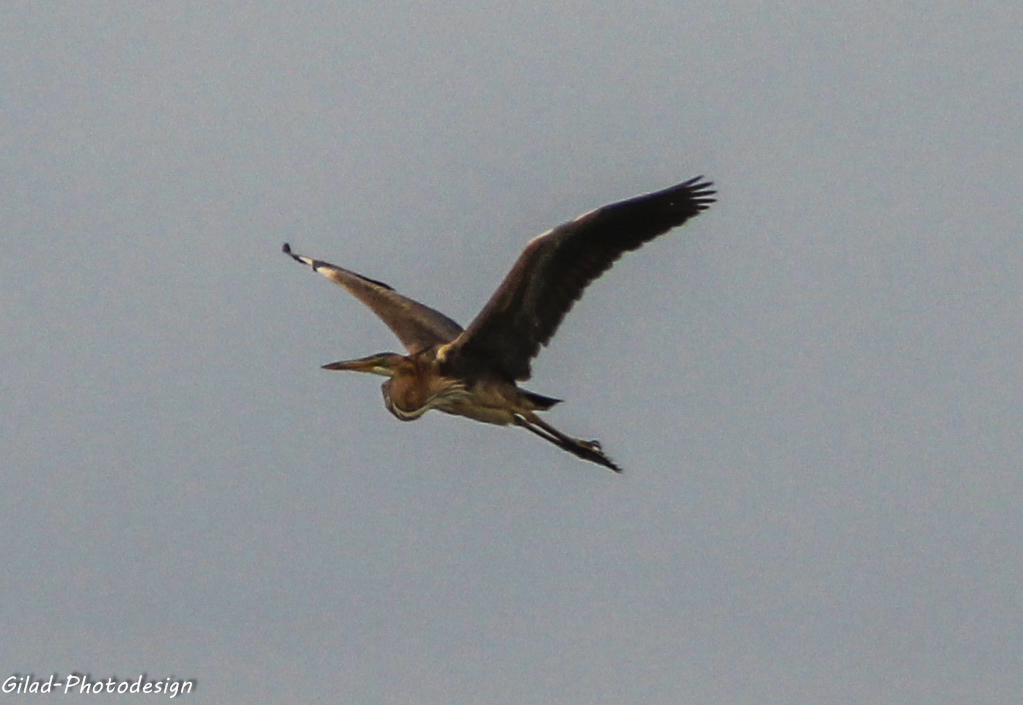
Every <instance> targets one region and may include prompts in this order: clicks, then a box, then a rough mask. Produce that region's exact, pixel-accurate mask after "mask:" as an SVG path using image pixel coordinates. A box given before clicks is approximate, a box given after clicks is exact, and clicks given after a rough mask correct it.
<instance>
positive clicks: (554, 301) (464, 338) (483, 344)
mask: <svg viewBox="0 0 1023 705" xmlns="http://www.w3.org/2000/svg"><path fill="white" fill-rule="evenodd" d="M702 178H703V177H702V176H698V177H696V178H695V179H690V180H689V181H686V182H685V183H681V184H678V185H677V186H672V187H671V188H668V189H665V190H663V191H658V192H657V193H650V194H645V195H642V196H636V197H635V198H631V199H629V200H627V201H621V202H620V203H614V204H611V205H608V206H604V207H603V208H598V209H596V210H594V211H590V212H589V213H586V214H584V215H581V216H579V217H578V218H576V219H575V220H573V221H571V222H568V223H565V224H564V225H560V226H558V227H556V228H554V229H553V230H550V231H548V232H546V233H544V234H543V235H540V236H538V237H536V238H534V239H533V240H532V241H530V243H529V244H528V245H526V249H525V250H524V251H523V252H522V254H521V255H520V256H519V259H518V260H517V261H516V262H515V265H514V266H513V267H512V268H511V271H509V272H508V274H507V276H506V277H505V278H504V281H503V282H502V283H501V286H500V287H498V289H497V291H495V292H494V294H493V296H491V297H490V300H489V301H488V302H487V304H486V305H485V306H484V307H483V309H482V310H481V311H480V312H479V314H478V315H477V316H476V318H475V319H473V321H472V323H470V324H469V326H468V327H467V328H466V329H465V332H463V333H462V334H461V335H460V336H459V337H458V338H457V339H456V340H455V342H454V343H452V344H451V346H450V347H449V348H448V349H447V350H446V351H445V355H446V356H447V357H449V358H450V359H455V357H456V356H461V355H465V356H468V358H469V359H476V360H480V361H485V363H486V365H487V366H488V367H490V368H491V369H493V370H494V371H496V372H498V373H500V374H502V375H504V376H505V377H506V378H508V379H510V380H526V379H529V375H530V360H532V359H533V358H534V357H535V356H536V354H537V353H538V352H539V351H540V346H541V345H547V343H548V342H550V339H551V337H552V336H553V335H554V332H555V331H556V330H557V329H558V325H559V324H560V323H561V320H562V319H563V318H564V317H565V314H566V313H568V311H569V310H570V309H571V308H572V305H573V304H574V303H575V302H576V301H577V300H578V299H579V297H580V296H582V293H583V290H584V289H585V288H586V287H587V286H588V285H589V284H590V282H592V281H593V280H594V279H596V278H597V277H599V276H600V275H601V274H603V273H604V272H605V271H606V270H607V269H608V268H610V267H611V265H612V264H614V262H615V260H617V259H618V258H619V257H621V256H622V254H623V253H625V252H628V251H630V250H635V249H637V248H639V247H640V246H642V245H643V244H644V243H646V242H649V241H650V240H652V239H654V238H655V237H657V236H658V235H662V234H664V233H666V232H668V231H669V230H671V229H672V228H676V227H678V226H680V225H682V224H683V223H684V222H686V221H687V220H689V219H690V218H692V217H693V216H695V215H697V214H698V213H699V212H700V211H703V210H706V209H707V208H709V207H710V204H711V203H714V201H715V200H716V199H715V198H713V196H714V194H715V191H714V190H713V189H712V188H711V187H712V186H713V184H712V183H711V182H709V181H701V179H702Z"/></svg>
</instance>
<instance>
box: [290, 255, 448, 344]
mask: <svg viewBox="0 0 1023 705" xmlns="http://www.w3.org/2000/svg"><path fill="white" fill-rule="evenodd" d="M281 250H282V251H283V252H284V254H286V255H288V256H289V257H291V258H292V259H293V260H295V261H296V262H301V263H302V264H307V265H309V266H310V267H312V268H313V271H315V272H319V273H320V274H322V275H323V276H325V277H327V279H330V280H331V281H332V282H334V283H335V284H340V285H341V286H343V287H344V288H345V289H347V290H348V292H349V293H350V294H352V296H354V297H355V298H357V299H358V300H359V301H361V302H362V303H364V304H366V306H368V307H369V308H370V310H371V311H373V313H375V314H376V315H377V316H378V317H379V318H380V320H382V321H383V322H384V323H386V324H387V327H388V328H390V329H391V330H392V331H394V334H395V335H396V336H398V340H400V341H401V343H402V345H404V346H405V348H406V349H407V350H408V351H409V353H410V354H411V353H415V352H419V351H420V350H423V349H425V348H428V347H431V346H433V345H441V344H444V343H450V342H451V341H452V340H454V339H455V338H457V337H458V336H459V335H460V334H461V332H462V327H461V326H460V325H458V324H457V323H455V322H454V321H452V320H451V319H450V318H448V317H447V316H445V315H444V314H443V313H441V312H440V311H434V310H433V309H432V308H430V307H429V306H424V305H423V304H421V303H419V302H418V301H413V300H412V299H410V298H408V297H407V296H402V295H401V294H399V293H398V292H397V291H395V290H394V289H392V288H391V287H389V286H388V285H387V284H384V283H383V282H378V281H376V280H374V279H370V278H369V277H364V276H362V275H361V274H356V273H355V272H350V271H348V270H347V269H342V268H341V267H338V266H336V265H333V264H331V263H330V262H323V261H321V260H318V259H312V258H310V257H303V256H302V255H296V254H295V253H294V252H292V251H291V246H290V245H288V243H284V247H282V248H281Z"/></svg>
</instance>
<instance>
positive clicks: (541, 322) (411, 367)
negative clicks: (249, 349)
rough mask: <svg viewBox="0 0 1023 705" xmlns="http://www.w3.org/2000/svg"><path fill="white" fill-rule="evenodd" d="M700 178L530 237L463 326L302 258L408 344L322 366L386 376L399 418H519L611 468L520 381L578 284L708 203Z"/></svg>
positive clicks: (388, 399) (380, 286) (596, 447)
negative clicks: (434, 413)
mask: <svg viewBox="0 0 1023 705" xmlns="http://www.w3.org/2000/svg"><path fill="white" fill-rule="evenodd" d="M702 179H703V177H702V176H698V177H696V178H695V179H690V180H689V181H686V182H684V183H681V184H678V185H676V186H672V187H671V188H667V189H664V190H663V191H658V192H656V193H649V194H644V195H642V196H636V197H635V198H630V199H628V200H626V201H621V202H619V203H613V204H611V205H607V206H604V207H602V208H598V209H596V210H593V211H590V212H589V213H585V214H584V215H581V216H579V217H578V218H576V219H575V220H572V221H570V222H568V223H565V224H564V225H559V226H558V227H556V228H554V229H553V230H549V231H547V232H546V233H544V234H543V235H539V236H537V237H535V238H533V239H532V240H531V241H530V242H529V244H527V245H526V249H525V250H523V251H522V254H521V255H519V258H518V260H517V261H516V262H515V264H514V266H512V268H511V271H509V272H508V274H507V275H506V276H505V278H504V281H503V282H501V285H500V286H499V287H498V288H497V291H495V292H494V293H493V295H492V296H491V297H490V300H489V301H488V302H487V303H486V305H485V306H484V307H483V309H482V310H481V311H480V312H479V313H478V314H477V315H476V318H474V319H473V320H472V322H471V323H470V324H469V326H468V327H467V328H465V329H463V328H462V327H461V326H459V325H458V324H457V323H455V322H454V321H453V320H451V319H450V318H448V317H447V316H445V315H444V314H443V313H440V312H439V311H435V310H434V309H432V308H430V307H428V306H424V305H423V304H421V303H419V302H418V301H413V300H412V299H410V298H408V297H405V296H402V295H401V294H399V293H398V292H396V291H395V290H394V289H392V288H391V287H390V286H388V285H387V284H384V283H383V282H379V281H376V280H374V279H370V278H368V277H364V276H362V275H361V274H356V273H355V272H352V271H349V270H347V269H342V268H341V267H338V266H336V265H333V264H330V263H329V262H324V261H321V260H317V259H312V258H311V257H304V256H302V255H298V254H295V253H294V252H292V250H291V246H290V245H288V243H284V247H283V248H282V249H283V251H284V253H285V254H286V255H288V256H290V257H291V258H292V259H294V260H295V261H297V262H301V263H302V264H306V265H309V266H310V267H312V269H313V271H315V272H319V273H320V274H322V275H323V276H325V277H327V278H328V279H330V280H331V281H333V282H334V283H335V284H339V285H340V286H342V287H344V288H345V289H347V290H348V292H349V293H350V294H352V295H353V296H355V298H357V299H358V300H359V301H361V302H362V303H363V304H365V305H366V306H368V307H369V308H370V309H371V310H372V311H373V313H375V314H376V315H377V316H378V317H379V318H380V319H381V320H382V321H383V322H384V323H385V324H386V325H387V327H388V328H390V329H391V331H393V332H394V334H395V335H396V336H397V337H398V340H400V341H401V343H402V344H403V345H404V346H405V348H406V350H407V351H408V354H407V355H399V354H397V353H393V352H385V353H378V354H376V355H370V356H369V357H363V358H359V359H357V360H344V361H341V362H332V363H330V364H329V365H323V368H324V369H327V370H353V371H356V372H371V373H374V374H378V375H382V376H384V377H387V378H388V379H387V381H385V382H384V383H383V386H382V389H383V393H384V404H385V405H386V406H387V409H388V411H390V412H391V413H392V414H394V415H395V416H396V417H398V418H399V419H401V420H402V421H413V420H415V419H418V418H419V417H420V416H422V415H423V414H424V413H426V412H427V411H428V410H430V409H437V410H439V411H443V412H445V413H448V414H454V415H456V416H465V417H467V418H470V419H473V420H475V421H482V422H484V423H491V424H498V425H501V426H506V425H509V424H511V425H515V426H521V427H522V428H525V429H527V430H529V431H531V432H533V433H535V434H536V435H538V436H540V437H541V438H543V439H544V440H546V441H549V442H551V443H553V444H554V445H556V446H558V447H559V448H562V449H563V450H566V451H568V452H569V453H572V454H573V455H575V456H577V457H579V458H582V459H583V460H588V461H590V462H594V463H597V464H598V465H603V466H604V467H606V468H608V469H610V470H613V471H615V472H619V473H620V472H621V471H622V470H621V468H620V467H618V466H617V465H616V464H615V463H614V462H613V461H612V460H611V459H610V458H609V457H607V455H605V454H604V451H603V450H602V449H601V446H600V443H599V442H597V441H584V440H580V439H578V438H572V437H571V436H567V435H565V434H564V433H562V432H561V431H558V430H557V429H555V428H554V427H553V426H551V425H550V424H548V423H547V422H546V421H544V420H543V419H541V418H540V417H539V416H538V415H537V412H540V411H547V410H548V409H550V408H551V407H552V406H554V405H555V404H557V403H558V402H559V401H560V400H559V399H553V398H551V397H545V396H543V395H541V394H537V393H535V392H530V391H527V390H525V389H522V388H520V387H519V386H518V385H517V384H516V382H521V381H525V380H527V379H529V377H530V374H531V368H530V362H531V360H532V359H533V358H534V357H536V355H537V353H539V352H540V346H541V345H545V346H546V345H547V344H548V343H550V340H551V338H552V337H553V336H554V333H555V331H557V329H558V325H559V324H560V323H561V320H562V319H563V318H564V317H565V314H566V313H568V311H569V310H570V309H571V308H572V305H573V304H574V303H575V302H576V301H577V300H578V299H579V298H580V297H581V296H582V293H583V290H584V289H585V288H586V287H587V286H588V285H589V284H590V282H592V281H593V280H595V279H596V278H597V277H599V276H600V275H601V274H603V273H604V272H605V271H607V270H608V269H609V268H610V267H611V265H612V264H614V262H615V261H616V260H617V259H618V258H619V257H621V256H622V255H623V254H624V253H625V252H629V251H631V250H635V249H638V248H640V247H642V246H643V245H644V244H645V243H647V242H649V241H650V240H653V239H654V238H655V237H657V236H659V235H663V234H664V233H666V232H668V231H669V230H671V229H672V228H677V227H678V226H680V225H682V224H683V223H685V222H686V221H687V220H689V219H690V218H692V217H693V216H695V215H697V214H699V213H700V212H701V211H704V210H706V209H707V208H709V207H710V205H711V204H712V203H714V202H715V200H716V199H715V198H714V194H715V193H716V192H715V191H714V190H713V188H712V186H713V184H712V183H711V182H710V181H703V180H702Z"/></svg>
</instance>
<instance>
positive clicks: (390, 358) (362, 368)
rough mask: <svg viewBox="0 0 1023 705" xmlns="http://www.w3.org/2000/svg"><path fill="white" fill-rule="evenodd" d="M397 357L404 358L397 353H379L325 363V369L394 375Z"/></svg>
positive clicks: (398, 358)
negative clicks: (356, 358)
mask: <svg viewBox="0 0 1023 705" xmlns="http://www.w3.org/2000/svg"><path fill="white" fill-rule="evenodd" d="M396 359H397V360H400V359H402V357H401V355H398V354H397V353H379V354H377V355H370V356H369V357H360V358H359V359H358V360H341V361H340V362H332V363H330V364H329V365H324V366H323V369H325V370H350V371H352V372H370V373H372V374H375V375H382V376H384V377H393V376H394V370H395V363H396Z"/></svg>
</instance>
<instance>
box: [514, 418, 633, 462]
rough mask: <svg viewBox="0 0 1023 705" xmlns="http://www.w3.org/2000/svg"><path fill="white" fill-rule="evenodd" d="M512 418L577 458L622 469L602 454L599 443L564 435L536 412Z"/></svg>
mask: <svg viewBox="0 0 1023 705" xmlns="http://www.w3.org/2000/svg"><path fill="white" fill-rule="evenodd" d="M514 418H515V425H516V426H521V427H522V428H524V429H526V430H528V431H532V432H533V433H535V434H536V435H538V436H540V438H542V439H544V440H545V441H549V442H550V443H553V444H554V445H556V446H558V447H559V448H561V449H562V450H567V451H568V452H569V453H571V454H572V455H574V456H576V457H577V458H582V459H583V460H589V461H590V462H591V463H596V464H597V465H603V466H604V467H605V468H608V469H609V470H613V471H614V472H617V473H620V472H621V471H622V469H621V468H620V467H618V466H617V465H615V464H614V462H613V461H612V460H611V459H610V458H609V457H607V456H606V455H604V452H603V451H602V450H601V449H600V443H598V442H597V441H582V440H579V439H578V438H572V437H571V436H566V435H565V434H564V433H562V432H561V431H559V430H558V429H556V428H554V427H553V426H551V425H550V424H549V423H546V422H545V421H544V420H543V419H541V418H540V417H539V416H537V415H536V414H532V413H531V414H529V415H528V417H527V416H526V415H524V414H515V417H514Z"/></svg>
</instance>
